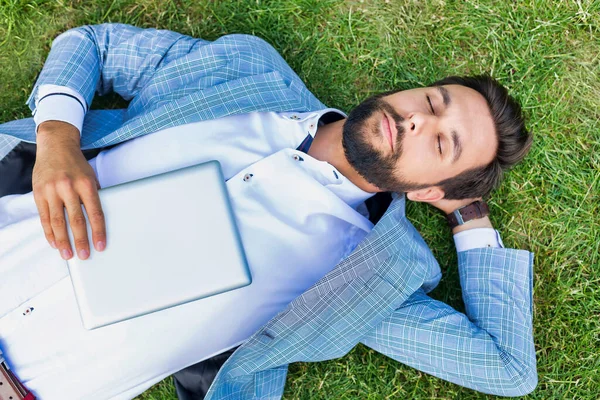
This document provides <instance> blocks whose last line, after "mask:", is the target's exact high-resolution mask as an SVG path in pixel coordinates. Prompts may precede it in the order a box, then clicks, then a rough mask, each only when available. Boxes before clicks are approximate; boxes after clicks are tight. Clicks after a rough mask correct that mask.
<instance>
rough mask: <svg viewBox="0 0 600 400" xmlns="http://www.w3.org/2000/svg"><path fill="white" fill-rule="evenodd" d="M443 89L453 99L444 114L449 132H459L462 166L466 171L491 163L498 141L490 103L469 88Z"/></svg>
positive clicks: (458, 86)
mask: <svg viewBox="0 0 600 400" xmlns="http://www.w3.org/2000/svg"><path fill="white" fill-rule="evenodd" d="M443 89H445V91H447V94H448V97H449V98H450V103H449V105H448V107H447V108H446V109H445V112H444V117H445V118H446V121H445V124H444V125H446V129H449V130H454V131H456V133H457V134H458V136H459V138H460V140H461V142H462V143H463V149H464V150H463V154H462V156H461V159H462V160H461V161H462V162H461V164H462V165H463V167H464V169H469V168H474V167H477V166H481V165H483V164H487V163H489V162H490V161H492V159H493V158H494V155H495V154H496V148H497V147H498V140H497V138H496V128H495V126H494V121H493V119H492V116H491V113H490V109H489V107H488V104H487V101H486V100H485V98H484V97H483V95H481V94H480V93H479V92H477V91H476V90H474V89H471V88H468V87H466V86H462V85H445V86H443ZM434 90H436V91H439V89H437V88H434ZM441 97H442V96H441V94H440V98H441Z"/></svg>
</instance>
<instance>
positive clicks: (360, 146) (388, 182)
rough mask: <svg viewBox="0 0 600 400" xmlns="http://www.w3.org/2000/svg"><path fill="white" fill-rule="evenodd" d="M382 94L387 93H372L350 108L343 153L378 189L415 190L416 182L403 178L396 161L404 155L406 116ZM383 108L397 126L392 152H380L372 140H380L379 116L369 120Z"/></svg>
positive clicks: (345, 128)
mask: <svg viewBox="0 0 600 400" xmlns="http://www.w3.org/2000/svg"><path fill="white" fill-rule="evenodd" d="M383 96H384V94H379V95H376V96H373V97H369V98H368V99H366V100H365V101H363V102H362V103H360V104H359V105H358V106H357V107H356V108H354V109H353V110H352V111H351V112H350V114H349V115H348V119H347V120H346V122H345V123H344V127H343V136H342V146H343V147H344V154H345V155H346V159H347V160H348V163H349V164H350V165H351V166H352V167H353V168H354V169H355V170H356V172H358V173H359V174H360V176H362V177H363V178H365V179H366V180H367V182H369V183H371V184H373V185H375V186H377V187H378V188H379V189H381V190H384V191H395V192H406V191H409V190H414V189H415V188H416V185H415V184H412V183H409V182H404V181H403V179H402V177H401V176H400V174H399V172H398V171H396V164H397V162H398V160H399V159H400V157H401V156H402V140H403V138H404V126H403V125H402V122H403V121H404V118H402V116H401V115H400V114H398V113H397V112H396V110H394V108H393V107H392V106H391V105H390V104H389V103H388V102H386V101H385V100H383V99H382V98H381V97H383ZM382 111H385V112H386V113H387V114H388V115H389V116H390V117H392V119H393V120H394V122H395V124H396V128H397V129H398V136H397V138H396V144H395V145H394V153H393V154H389V155H385V154H381V152H380V151H379V150H377V149H376V148H375V147H374V146H373V144H372V143H373V142H374V141H377V140H381V130H380V125H379V120H378V121H374V122H372V123H371V124H369V123H368V120H369V118H371V116H373V115H374V114H375V113H378V112H379V113H380V112H382ZM419 186H422V185H419ZM419 188H420V187H419Z"/></svg>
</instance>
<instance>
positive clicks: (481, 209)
mask: <svg viewBox="0 0 600 400" xmlns="http://www.w3.org/2000/svg"><path fill="white" fill-rule="evenodd" d="M488 215H490V209H489V207H488V205H487V203H486V202H485V201H481V200H477V201H474V202H472V203H471V204H468V205H466V206H464V207H461V208H459V209H458V210H454V211H453V212H451V213H450V214H447V215H446V219H447V220H448V225H450V228H456V227H457V226H459V225H462V224H464V223H466V222H469V221H471V220H474V219H478V218H483V217H486V216H488Z"/></svg>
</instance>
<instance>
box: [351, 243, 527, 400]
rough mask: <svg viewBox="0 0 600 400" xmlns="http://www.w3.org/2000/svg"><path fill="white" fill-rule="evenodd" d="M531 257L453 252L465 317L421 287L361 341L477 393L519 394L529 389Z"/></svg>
mask: <svg viewBox="0 0 600 400" xmlns="http://www.w3.org/2000/svg"><path fill="white" fill-rule="evenodd" d="M532 270H533V254H532V253H529V252H527V251H523V250H512V249H503V248H496V249H494V248H485V249H472V250H468V251H464V252H461V253H459V274H460V281H461V286H462V294H463V300H464V303H465V314H463V313H460V312H458V311H456V310H454V309H453V308H452V307H450V306H448V305H447V304H445V303H443V302H440V301H436V300H434V299H432V298H430V297H429V296H427V295H426V294H425V292H424V291H423V290H422V289H421V290H419V291H417V292H416V293H415V294H413V295H412V296H411V297H410V298H409V299H408V301H406V302H405V303H404V304H403V305H402V306H401V307H399V308H397V309H396V310H395V311H394V313H393V314H392V315H391V316H389V317H388V318H386V319H384V320H383V321H382V322H381V323H380V324H379V325H378V326H377V327H376V328H375V329H373V330H371V331H370V332H369V334H368V335H367V336H366V337H364V338H363V340H362V343H364V344H365V345H367V346H369V347H371V348H373V349H375V350H376V351H378V352H380V353H383V354H385V355H387V356H389V357H391V358H393V359H395V360H397V361H400V362H402V363H404V364H407V365H410V366H412V367H414V368H417V369H419V370H421V371H423V372H426V373H429V374H431V375H434V376H437V377H439V378H442V379H445V380H448V381H450V382H454V383H456V384H458V385H462V386H466V387H468V388H471V389H475V390H478V391H481V392H484V393H490V394H496V395H501V396H521V395H525V394H527V393H530V392H531V391H533V390H534V389H535V387H536V385H537V372H536V358H535V346H534V342H533V332H532V304H533V303H532V291H533V290H532Z"/></svg>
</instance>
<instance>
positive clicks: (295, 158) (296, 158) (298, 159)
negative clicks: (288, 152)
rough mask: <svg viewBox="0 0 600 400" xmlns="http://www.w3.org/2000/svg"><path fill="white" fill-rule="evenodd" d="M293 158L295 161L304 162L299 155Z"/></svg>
mask: <svg viewBox="0 0 600 400" xmlns="http://www.w3.org/2000/svg"><path fill="white" fill-rule="evenodd" d="M292 158H293V159H294V160H295V161H304V158H302V157H300V156H299V155H298V154H294V155H293V156H292Z"/></svg>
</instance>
